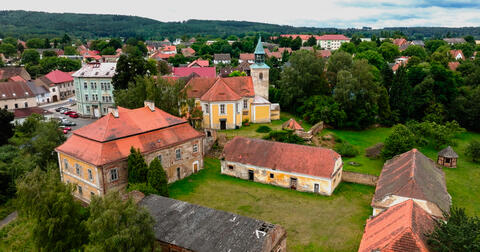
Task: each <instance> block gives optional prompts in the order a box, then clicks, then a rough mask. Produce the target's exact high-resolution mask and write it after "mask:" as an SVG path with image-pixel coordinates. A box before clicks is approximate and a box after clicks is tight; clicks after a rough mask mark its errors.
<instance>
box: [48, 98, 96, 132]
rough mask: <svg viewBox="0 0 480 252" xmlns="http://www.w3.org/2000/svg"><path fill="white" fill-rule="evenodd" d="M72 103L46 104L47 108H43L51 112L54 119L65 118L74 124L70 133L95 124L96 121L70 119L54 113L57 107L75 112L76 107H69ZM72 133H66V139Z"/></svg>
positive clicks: (90, 119)
mask: <svg viewBox="0 0 480 252" xmlns="http://www.w3.org/2000/svg"><path fill="white" fill-rule="evenodd" d="M73 102H74V101H68V100H67V101H62V102H57V103H54V104H48V106H44V107H43V108H44V109H46V110H48V111H50V112H52V113H53V114H54V117H57V118H65V119H68V120H69V121H72V122H75V123H76V124H77V125H76V126H71V128H72V131H74V130H76V129H79V128H81V127H83V126H86V125H89V124H90V123H92V122H95V121H96V120H97V119H92V118H80V117H79V118H71V117H69V116H68V115H64V114H60V113H59V112H56V111H55V109H56V108H58V107H67V108H69V109H71V110H73V111H76V110H77V106H75V105H73V106H72V105H71V104H72V103H73ZM72 131H70V132H68V134H67V137H70V136H71V135H72Z"/></svg>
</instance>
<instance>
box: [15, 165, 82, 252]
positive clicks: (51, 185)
mask: <svg viewBox="0 0 480 252" xmlns="http://www.w3.org/2000/svg"><path fill="white" fill-rule="evenodd" d="M73 190H74V188H73V185H67V184H64V183H63V182H61V181H60V178H59V173H58V170H57V169H50V170H49V171H48V172H44V171H42V170H40V168H36V169H35V170H33V171H32V172H30V173H28V174H27V175H26V176H25V177H24V178H22V179H21V180H19V182H18V183H17V205H18V210H19V213H20V215H21V216H25V217H28V218H31V219H32V220H33V223H34V224H33V230H32V238H33V239H32V240H33V242H34V245H35V247H36V248H37V249H38V250H39V251H70V250H72V249H80V248H81V246H82V245H83V242H84V241H85V240H86V238H87V233H86V231H85V226H84V224H83V221H84V219H85V218H86V214H85V213H86V211H85V210H84V209H83V208H82V207H81V205H80V203H78V202H77V201H75V200H74V199H73V196H72V191H73Z"/></svg>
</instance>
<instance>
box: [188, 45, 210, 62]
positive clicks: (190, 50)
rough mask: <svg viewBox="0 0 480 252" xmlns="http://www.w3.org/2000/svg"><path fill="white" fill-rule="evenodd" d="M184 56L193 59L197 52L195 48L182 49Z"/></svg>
mask: <svg viewBox="0 0 480 252" xmlns="http://www.w3.org/2000/svg"><path fill="white" fill-rule="evenodd" d="M182 54H183V56H185V57H191V56H193V55H195V50H193V48H191V47H187V48H182ZM207 66H208V65H207Z"/></svg>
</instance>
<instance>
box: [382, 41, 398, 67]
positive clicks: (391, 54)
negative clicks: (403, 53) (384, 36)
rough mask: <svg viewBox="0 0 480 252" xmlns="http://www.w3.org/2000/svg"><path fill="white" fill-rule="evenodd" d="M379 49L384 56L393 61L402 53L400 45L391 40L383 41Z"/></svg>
mask: <svg viewBox="0 0 480 252" xmlns="http://www.w3.org/2000/svg"><path fill="white" fill-rule="evenodd" d="M378 51H379V52H380V53H381V54H382V56H383V58H384V59H385V60H386V61H388V62H393V60H394V59H395V58H396V57H398V56H399V55H400V51H399V50H398V46H397V45H394V44H392V43H389V42H385V43H383V44H382V45H381V46H380V47H379V48H378Z"/></svg>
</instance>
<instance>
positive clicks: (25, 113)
mask: <svg viewBox="0 0 480 252" xmlns="http://www.w3.org/2000/svg"><path fill="white" fill-rule="evenodd" d="M13 114H14V115H15V118H24V117H29V116H30V115H32V114H39V115H47V114H52V112H50V111H48V110H45V109H43V108H40V107H28V108H19V109H15V110H14V111H13Z"/></svg>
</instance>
